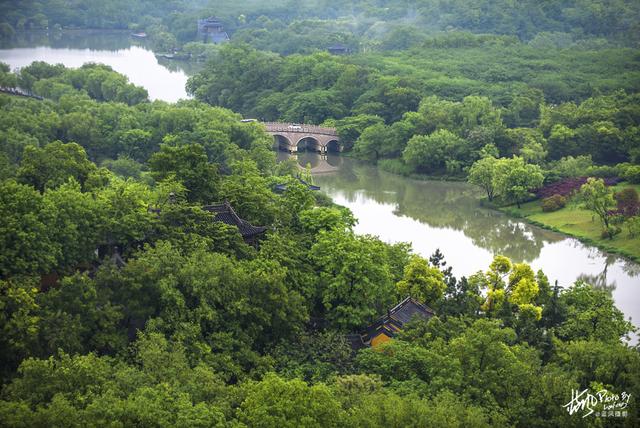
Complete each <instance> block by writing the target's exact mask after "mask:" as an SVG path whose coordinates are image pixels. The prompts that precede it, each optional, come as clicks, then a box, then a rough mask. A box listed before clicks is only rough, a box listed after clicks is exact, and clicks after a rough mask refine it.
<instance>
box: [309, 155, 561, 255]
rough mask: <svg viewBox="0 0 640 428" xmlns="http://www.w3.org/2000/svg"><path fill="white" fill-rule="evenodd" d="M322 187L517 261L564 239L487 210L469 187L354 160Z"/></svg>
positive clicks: (324, 180)
mask: <svg viewBox="0 0 640 428" xmlns="http://www.w3.org/2000/svg"><path fill="white" fill-rule="evenodd" d="M308 156H311V155H310V154H307V155H306V157H308ZM306 157H305V159H306ZM312 172H313V170H312ZM317 182H318V183H320V185H321V186H325V187H326V188H328V189H329V188H335V189H339V190H340V192H341V194H342V195H343V196H344V197H345V198H346V199H347V200H348V201H350V202H355V201H356V200H357V199H358V198H362V197H363V196H364V197H366V198H370V199H373V200H374V201H376V202H378V203H384V204H393V205H394V206H395V207H396V208H395V210H394V214H395V215H397V216H407V217H410V218H412V219H415V220H418V221H419V222H421V223H423V224H426V225H428V226H431V227H434V228H444V229H452V230H457V231H461V232H462V233H464V235H465V236H467V237H468V238H470V239H471V241H472V242H473V244H474V245H476V246H478V247H480V248H483V249H485V250H487V251H489V252H491V253H492V254H503V255H505V256H507V257H509V258H511V259H513V260H517V261H527V262H530V261H532V260H534V259H536V258H537V257H538V256H539V255H540V251H541V249H542V247H543V246H544V245H545V243H550V242H555V241H559V240H562V239H563V237H561V236H559V235H557V234H554V233H550V232H547V231H545V230H541V229H538V228H534V227H532V226H530V225H528V224H526V223H524V222H520V221H514V220H512V219H510V218H509V217H507V216H505V215H503V214H501V213H499V212H496V211H493V210H488V209H485V208H482V207H481V206H479V204H478V197H479V192H478V190H477V189H476V188H475V187H473V186H470V185H469V184H467V183H455V182H444V181H426V182H425V181H418V180H410V179H407V178H404V177H400V176H397V175H394V174H388V173H385V172H383V171H380V170H379V169H377V168H375V167H371V166H368V165H363V164H360V163H355V162H353V161H351V160H350V159H344V160H343V161H342V165H341V167H340V170H339V171H338V172H336V173H335V174H331V175H326V176H325V175H323V176H320V177H319V178H318V180H317Z"/></svg>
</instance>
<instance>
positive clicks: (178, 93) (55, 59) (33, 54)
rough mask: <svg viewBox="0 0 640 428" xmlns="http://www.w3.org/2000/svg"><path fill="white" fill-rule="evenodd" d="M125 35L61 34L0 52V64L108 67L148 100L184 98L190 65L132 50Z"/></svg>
mask: <svg viewBox="0 0 640 428" xmlns="http://www.w3.org/2000/svg"><path fill="white" fill-rule="evenodd" d="M131 43H132V41H131V40H130V38H129V35H128V34H122V33H120V34H88V33H75V34H64V35H63V36H61V37H59V38H55V39H52V38H49V37H43V36H41V37H36V38H30V39H28V40H19V41H17V42H14V43H13V44H10V45H5V46H2V47H1V48H0V62H4V63H7V64H9V66H11V68H12V69H16V68H20V67H24V66H26V65H29V64H31V63H32V62H33V61H45V62H48V63H52V64H64V65H65V66H67V67H80V66H81V65H83V64H85V63H87V62H97V63H102V64H107V65H109V66H111V67H112V68H113V69H114V70H115V71H117V72H119V73H122V74H124V75H126V76H127V77H128V78H129V81H130V82H131V83H133V84H135V85H138V86H142V87H144V88H145V89H146V90H147V91H148V92H149V98H151V99H152V100H163V101H168V102H175V101H178V100H179V99H181V98H187V92H186V90H185V85H186V83H187V78H188V75H187V71H192V70H191V69H189V67H190V66H191V64H188V63H177V62H174V63H172V62H170V61H166V60H164V61H163V62H162V64H161V63H159V62H158V59H157V58H156V57H155V55H154V54H153V52H151V50H149V49H147V48H145V47H144V46H135V45H132V44H131Z"/></svg>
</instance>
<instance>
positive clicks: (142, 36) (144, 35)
mask: <svg viewBox="0 0 640 428" xmlns="http://www.w3.org/2000/svg"><path fill="white" fill-rule="evenodd" d="M131 37H134V38H136V39H146V38H147V33H145V32H140V33H131Z"/></svg>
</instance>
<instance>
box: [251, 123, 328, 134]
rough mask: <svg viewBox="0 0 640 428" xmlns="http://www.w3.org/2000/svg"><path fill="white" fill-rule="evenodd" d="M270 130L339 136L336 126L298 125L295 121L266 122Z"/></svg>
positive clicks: (265, 124)
mask: <svg viewBox="0 0 640 428" xmlns="http://www.w3.org/2000/svg"><path fill="white" fill-rule="evenodd" d="M264 126H266V128H267V131H269V132H295V133H297V134H321V135H331V136H335V137H337V136H338V132H337V131H336V129H335V128H324V127H322V126H315V125H304V124H303V125H298V124H295V123H280V122H264Z"/></svg>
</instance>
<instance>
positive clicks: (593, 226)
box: [497, 183, 640, 262]
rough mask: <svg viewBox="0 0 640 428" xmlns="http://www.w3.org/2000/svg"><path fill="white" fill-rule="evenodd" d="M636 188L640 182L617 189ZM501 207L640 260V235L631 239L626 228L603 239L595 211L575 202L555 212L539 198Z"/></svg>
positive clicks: (560, 231)
mask: <svg viewBox="0 0 640 428" xmlns="http://www.w3.org/2000/svg"><path fill="white" fill-rule="evenodd" d="M627 187H632V188H635V189H636V190H638V191H640V185H633V184H627V183H623V184H618V185H616V186H614V188H613V189H614V190H615V191H620V190H622V189H624V188H627ZM497 209H498V210H500V211H502V212H504V213H506V214H508V215H510V216H512V217H517V218H520V219H523V220H525V221H527V222H528V223H531V224H533V225H535V226H538V227H541V228H544V229H547V230H552V231H554V232H559V233H562V234H565V235H568V236H571V237H573V238H576V239H578V240H579V241H581V242H583V243H585V244H588V245H593V246H595V247H598V248H600V249H601V250H603V251H606V252H608V253H611V254H617V255H621V256H623V257H626V258H628V259H631V260H634V261H636V262H638V261H640V237H635V238H631V237H630V236H629V232H628V231H627V230H626V228H624V227H623V228H622V229H623V230H622V232H621V233H620V234H619V235H616V236H615V237H614V238H613V239H608V238H602V237H601V235H600V234H601V233H602V226H601V224H600V222H599V221H598V219H597V218H594V216H593V213H592V212H591V211H587V210H585V209H583V208H580V207H579V206H578V205H577V204H575V203H569V204H567V206H566V207H564V208H562V209H559V210H557V211H552V212H543V211H542V207H541V204H540V201H539V200H535V201H531V202H527V203H524V204H522V205H521V207H520V208H517V207H515V206H508V207H497Z"/></svg>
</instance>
